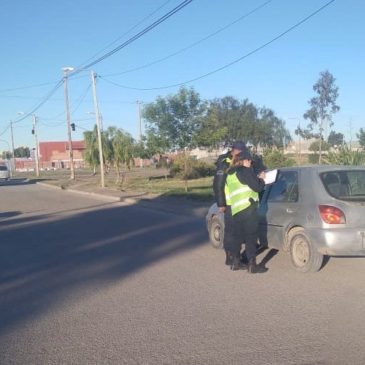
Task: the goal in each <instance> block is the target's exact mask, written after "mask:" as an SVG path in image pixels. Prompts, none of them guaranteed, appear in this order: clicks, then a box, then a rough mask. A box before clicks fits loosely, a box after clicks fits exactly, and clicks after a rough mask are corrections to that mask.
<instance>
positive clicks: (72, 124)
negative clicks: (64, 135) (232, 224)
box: [71, 123, 75, 131]
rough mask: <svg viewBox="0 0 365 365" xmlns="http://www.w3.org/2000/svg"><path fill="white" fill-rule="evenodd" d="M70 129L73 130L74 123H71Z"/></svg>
mask: <svg viewBox="0 0 365 365" xmlns="http://www.w3.org/2000/svg"><path fill="white" fill-rule="evenodd" d="M71 129H72V130H73V131H74V130H75V123H71Z"/></svg>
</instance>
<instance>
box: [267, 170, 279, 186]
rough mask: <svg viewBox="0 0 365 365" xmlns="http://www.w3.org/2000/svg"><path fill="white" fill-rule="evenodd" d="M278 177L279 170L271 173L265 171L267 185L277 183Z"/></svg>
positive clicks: (270, 171)
mask: <svg viewBox="0 0 365 365" xmlns="http://www.w3.org/2000/svg"><path fill="white" fill-rule="evenodd" d="M277 175H278V170H276V169H275V170H269V171H265V178H264V181H265V184H266V185H267V184H272V183H274V182H275V180H276V176H277Z"/></svg>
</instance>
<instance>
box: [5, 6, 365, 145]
mask: <svg viewBox="0 0 365 365" xmlns="http://www.w3.org/2000/svg"><path fill="white" fill-rule="evenodd" d="M179 5H181V7H180V8H176V7H178V6H179ZM175 8H176V12H175V13H174V14H172V15H171V16H169V17H167V16H166V15H167V14H169V13H170V12H171V11H172V10H173V9H175ZM321 8H322V9H321ZM178 9H179V10H178ZM320 9H321V10H320ZM364 14H365V1H363V0H346V1H345V0H334V1H330V0H306V1H302V0H271V1H269V0H225V1H221V0H220V1H218V0H193V1H191V2H189V1H186V0H185V1H184V0H133V1H132V0H130V1H121V0H95V1H90V0H63V1H49V0H1V3H0V30H1V31H0V44H1V57H0V62H1V71H2V77H1V82H0V151H2V150H10V148H11V132H10V121H12V125H13V139H14V146H15V148H17V147H20V146H28V147H30V148H32V147H34V143H35V142H34V135H32V132H31V131H32V120H33V119H32V114H34V115H36V117H37V121H38V122H37V135H38V140H39V141H41V142H42V141H66V140H67V139H68V135H67V122H66V113H65V99H64V84H63V83H62V79H63V68H65V67H72V68H74V70H75V71H74V72H73V73H72V72H71V73H69V77H68V83H67V84H68V93H69V107H70V115H71V122H72V123H75V124H76V130H75V131H74V132H72V139H73V140H82V139H83V132H84V131H85V130H91V129H93V126H94V125H95V114H93V112H94V103H93V93H92V87H91V76H90V73H91V71H94V72H95V73H96V74H97V76H98V77H97V82H96V94H97V99H98V104H99V109H100V113H101V114H102V119H103V128H104V129H106V128H107V127H109V126H115V127H118V128H122V129H123V130H125V131H127V132H129V133H130V134H131V135H132V136H133V137H134V138H136V139H138V138H139V133H140V125H141V126H142V134H143V132H144V121H143V120H142V121H141V124H140V119H139V107H141V108H142V107H143V105H144V104H147V103H151V102H154V101H155V100H156V98H157V97H158V96H162V97H166V96H168V95H174V94H176V93H177V92H178V90H179V88H180V87H181V86H186V87H188V88H190V87H192V88H194V90H195V91H196V92H198V93H199V95H200V97H201V98H202V100H211V99H214V98H222V97H225V96H233V97H235V98H236V99H238V100H240V101H243V100H244V99H248V100H249V101H250V102H252V103H253V104H255V105H256V106H257V107H267V108H270V109H272V110H273V111H274V112H275V114H276V116H277V117H279V118H281V119H282V120H283V121H284V122H285V125H286V128H287V129H288V130H289V131H290V132H291V135H292V137H293V139H296V138H297V137H296V136H295V135H294V130H295V128H296V127H297V125H298V124H300V125H301V126H302V127H303V126H305V125H306V124H307V121H306V120H304V119H303V114H304V113H305V111H306V110H308V109H309V104H308V101H309V100H310V99H311V98H312V97H315V96H316V93H315V92H314V90H313V85H314V84H315V83H316V82H317V81H318V79H319V78H320V74H321V72H324V71H326V70H328V71H329V72H330V73H331V74H332V75H333V76H334V78H335V79H336V81H335V84H336V86H337V87H338V88H339V97H338V99H337V104H338V105H339V106H340V111H339V112H338V113H336V114H335V115H334V117H333V121H334V126H333V129H334V130H335V131H336V132H341V133H343V134H344V135H345V139H346V140H347V141H353V140H356V133H358V131H359V129H360V128H365V112H364V108H363V104H364V101H365V99H364V97H365V67H364V60H365V22H364V19H363V18H364ZM157 21H158V22H157ZM156 22H157V23H156ZM88 66H89V67H88ZM57 86H58V87H57ZM328 132H329V131H327V133H328Z"/></svg>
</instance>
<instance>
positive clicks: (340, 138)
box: [327, 131, 345, 147]
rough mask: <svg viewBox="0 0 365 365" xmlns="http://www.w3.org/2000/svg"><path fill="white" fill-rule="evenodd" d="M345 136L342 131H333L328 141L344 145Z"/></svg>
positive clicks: (331, 143)
mask: <svg viewBox="0 0 365 365" xmlns="http://www.w3.org/2000/svg"><path fill="white" fill-rule="evenodd" d="M344 138H345V136H344V135H343V134H342V133H336V132H335V131H331V133H330V134H329V136H328V140H327V141H328V143H329V144H330V145H331V146H332V147H333V146H337V147H338V146H342V145H343V143H344Z"/></svg>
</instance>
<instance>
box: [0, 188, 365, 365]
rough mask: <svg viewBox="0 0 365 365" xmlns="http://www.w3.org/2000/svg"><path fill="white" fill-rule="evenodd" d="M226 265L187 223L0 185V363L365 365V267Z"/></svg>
mask: <svg viewBox="0 0 365 365" xmlns="http://www.w3.org/2000/svg"><path fill="white" fill-rule="evenodd" d="M151 207H152V205H151ZM223 256H224V255H223V252H222V251H221V250H215V249H213V248H211V247H210V245H209V243H208V236H207V233H206V230H205V222H204V220H203V219H202V218H199V217H196V216H194V215H188V214H178V213H177V214H173V213H171V212H166V211H162V210H153V209H151V208H146V207H145V206H143V207H142V206H139V205H138V204H136V205H125V204H122V203H115V202H114V203H113V202H108V201H103V200H100V199H97V198H96V197H88V196H85V195H77V194H74V193H70V192H67V191H60V190H55V189H50V188H46V187H43V186H39V185H28V184H23V183H21V182H18V183H17V184H14V185H12V184H5V185H1V186H0V364H6V365H8V364H27V365H28V364H36V365H39V364H128V365H129V364H143V365H149V364H159V365H160V364H213V365H215V364H260V365H262V364H278V365H279V364H280V365H282V364H303V365H304V364H306V365H309V364H321V365H324V364H328V365H330V364H331V365H332V364H364V363H365V349H364V339H365V319H364V309H365V285H364V278H365V259H362V258H335V259H331V260H330V261H329V262H328V263H327V265H326V266H325V267H324V268H323V269H322V270H321V271H320V272H318V273H315V274H301V273H298V272H296V271H295V270H294V269H293V268H292V266H291V264H290V259H289V257H288V256H287V255H286V254H285V253H280V252H279V253H277V252H275V251H265V252H264V253H262V254H261V255H260V256H259V260H258V261H261V260H264V262H266V266H267V267H268V268H269V271H268V272H267V273H265V274H260V275H259V274H258V275H249V274H247V273H245V272H240V271H237V272H232V271H230V270H229V269H228V268H227V267H226V266H225V265H224V257H223Z"/></svg>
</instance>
